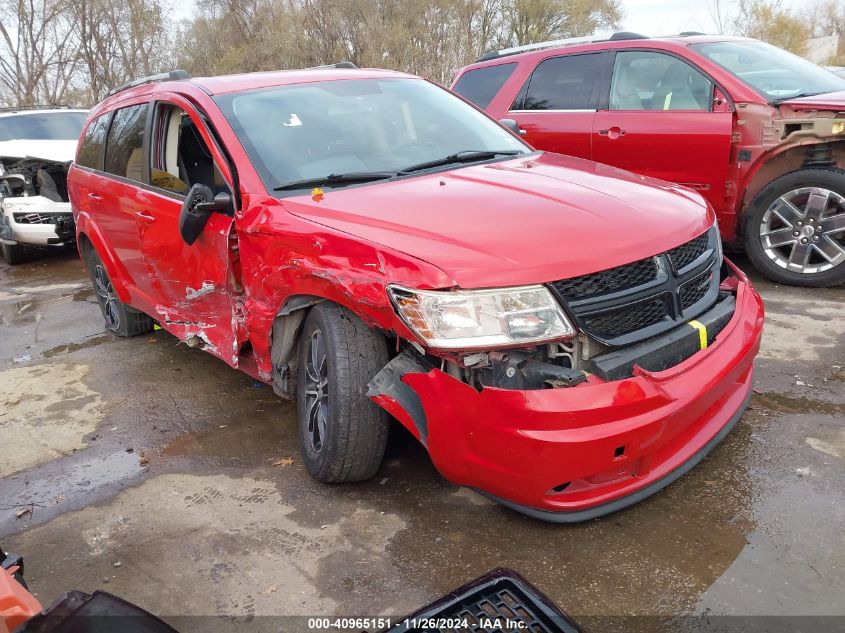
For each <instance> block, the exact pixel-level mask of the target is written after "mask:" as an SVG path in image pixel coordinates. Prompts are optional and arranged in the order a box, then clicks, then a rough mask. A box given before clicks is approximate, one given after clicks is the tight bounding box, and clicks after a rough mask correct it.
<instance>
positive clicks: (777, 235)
mask: <svg viewBox="0 0 845 633" xmlns="http://www.w3.org/2000/svg"><path fill="white" fill-rule="evenodd" d="M744 234H745V246H746V251H747V252H748V255H749V257H750V258H751V261H752V262H754V265H755V266H757V268H758V269H760V271H761V272H763V273H764V274H765V275H766V276H767V277H769V278H771V279H773V280H774V281H778V282H781V283H784V284H791V285H796V286H815V287H822V286H832V285H834V284H838V283H841V282H843V281H845V171H842V170H839V169H803V170H801V171H795V172H792V173H789V174H786V175H785V176H781V177H780V178H777V179H776V180H773V181H772V182H771V183H770V184H769V185H768V186H766V187H765V188H764V189H763V190H762V191H760V193H759V194H757V196H756V197H755V198H754V200H753V202H752V203H751V208H750V210H749V213H748V217H747V220H746V225H745V231H744Z"/></svg>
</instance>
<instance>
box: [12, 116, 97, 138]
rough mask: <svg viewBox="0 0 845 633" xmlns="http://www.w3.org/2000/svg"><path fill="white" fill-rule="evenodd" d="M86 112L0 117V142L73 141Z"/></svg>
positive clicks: (77, 135)
mask: <svg viewBox="0 0 845 633" xmlns="http://www.w3.org/2000/svg"><path fill="white" fill-rule="evenodd" d="M87 117H88V113H86V112H42V113H40V114H15V115H12V116H4V117H0V141H15V140H27V141H75V140H77V139H78V138H79V134H80V133H81V132H82V125H83V124H84V123H85V119H86V118H87Z"/></svg>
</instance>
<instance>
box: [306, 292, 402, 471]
mask: <svg viewBox="0 0 845 633" xmlns="http://www.w3.org/2000/svg"><path fill="white" fill-rule="evenodd" d="M388 360H389V359H388V354H387V342H386V340H385V338H384V336H382V335H381V334H380V333H379V332H377V331H375V330H372V329H371V328H369V327H367V326H366V325H365V324H364V323H363V322H362V321H361V320H360V319H359V318H358V317H357V316H355V315H354V314H352V313H351V312H350V311H349V310H346V309H345V308H342V307H340V306H338V305H337V304H334V303H330V302H328V301H326V302H323V303H319V304H317V305H316V306H314V307H313V308H311V311H310V312H309V313H308V317H307V318H306V319H305V323H304V324H303V326H302V332H301V334H300V341H299V358H298V362H297V405H298V417H299V440H300V445H301V449H302V458H303V462H304V463H305V467H306V468H307V469H308V472H309V473H311V475H312V476H313V477H314V478H316V479H318V480H320V481H325V482H342V481H361V480H364V479H368V478H370V477H372V476H373V475H374V474H375V473H376V471H377V470H378V467H379V465H380V464H381V460H382V457H383V456H384V449H385V446H386V444H387V431H388V428H389V418H388V416H387V413H386V412H385V411H384V410H383V409H381V407H379V406H377V405H376V404H375V403H373V402H372V401H371V400H370V399H369V398H368V397H367V396H366V395H365V394H366V393H367V383H368V382H369V381H370V379H371V378H372V377H373V376H375V375H376V373H378V372H379V370H381V369H382V367H384V366H385V365H386V364H387V362H388Z"/></svg>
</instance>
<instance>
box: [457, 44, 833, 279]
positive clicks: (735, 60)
mask: <svg viewBox="0 0 845 633" xmlns="http://www.w3.org/2000/svg"><path fill="white" fill-rule="evenodd" d="M453 88H454V90H455V91H457V92H458V93H459V94H461V95H463V96H464V97H466V98H467V99H469V100H470V101H472V102H474V103H475V104H477V105H479V106H480V107H482V108H485V109H486V110H487V112H488V113H489V114H491V115H492V116H494V117H496V118H508V119H512V120H514V121H516V124H518V125H519V127H520V128H521V129H522V130H523V131H524V133H525V139H526V140H527V141H528V142H529V143H531V144H532V145H533V146H534V147H537V148H539V149H543V150H546V151H550V152H558V153H561V154H569V155H572V156H579V157H581V158H589V159H591V160H595V161H598V162H600V163H606V164H608V165H614V166H616V167H621V168H623V169H628V170H630V171H633V172H636V173H638V174H644V175H646V176H652V177H654V178H660V179H662V180H668V181H671V182H677V183H680V184H682V185H684V186H686V187H689V188H691V189H695V190H696V191H698V192H700V193H701V194H702V195H703V196H704V197H705V199H707V201H708V202H709V203H710V204H711V205H713V208H714V209H715V211H716V216H717V217H718V218H719V228H720V230H721V233H722V238H723V239H724V240H725V241H726V242H729V243H735V244H737V245H739V244H742V245H744V247H745V250H746V252H747V253H748V255H749V257H750V258H751V260H752V261H753V262H754V264H755V265H756V266H757V268H759V269H760V270H761V271H762V272H764V273H765V274H766V275H767V276H768V277H771V278H772V279H774V280H776V281H780V282H782V283H787V284H796V285H803V286H829V285H833V284H838V283H842V282H845V118H843V116H845V115H843V111H845V78H842V77H839V76H837V75H835V74H833V73H832V72H829V71H827V70H825V69H824V68H820V67H819V66H816V65H815V64H813V63H811V62H809V61H807V60H806V59H801V58H800V57H796V56H795V55H792V54H790V53H787V52H786V51H783V50H781V49H779V48H775V47H774V46H770V45H768V44H764V43H763V42H758V41H756V40H749V39H744V38H731V37H724V36H704V35H701V34H682V35H681V36H678V37H663V38H648V37H645V36H642V35H637V34H635V33H617V34H615V35H613V36H612V37H611V38H610V39H607V40H603V41H602V40H591V38H576V39H572V40H558V41H556V42H545V43H538V44H530V45H527V46H521V47H516V48H512V49H506V50H503V51H497V52H494V53H488V54H487V55H485V56H484V57H482V58H481V59H480V60H479V62H478V63H476V64H472V65H470V66H467V67H466V68H463V69H461V70H460V71H458V74H457V77H456V80H455V84H454V86H453Z"/></svg>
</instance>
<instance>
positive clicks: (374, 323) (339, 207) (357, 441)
mask: <svg viewBox="0 0 845 633" xmlns="http://www.w3.org/2000/svg"><path fill="white" fill-rule="evenodd" d="M136 83H137V84H138V85H132V86H129V87H127V88H126V89H123V90H119V91H118V92H117V93H116V94H114V95H112V96H111V97H109V98H108V99H106V100H105V101H104V102H103V103H101V104H100V105H99V106H97V107H96V108H95V109H94V110H93V111H92V113H91V116H90V119H89V121H88V123H87V125H86V128H85V131H84V132H83V137H82V139H81V140H80V145H79V150H78V153H77V157H76V162H75V163H74V165H73V166H72V167H71V170H70V174H69V178H68V183H69V190H70V197H71V204H72V206H73V211H74V214H75V218H76V227H77V233H78V243H79V248H80V253H81V255H82V258H83V260H84V261H85V262H86V264H87V266H88V269H89V271H90V273H91V276H92V280H93V284H94V287H95V289H96V292H97V296H98V299H99V302H100V306H101V308H102V313H103V316H104V318H105V323H106V328H107V329H108V330H109V331H111V332H114V333H115V334H117V335H120V336H130V335H134V334H141V333H144V332H147V331H149V330H150V329H152V327H153V323H154V320H155V321H158V322H159V323H160V324H161V327H162V328H164V329H165V330H167V331H169V332H170V333H172V334H173V335H175V336H177V337H178V338H179V339H181V340H183V341H185V342H186V343H187V344H188V345H189V346H192V347H198V348H202V349H204V350H206V351H208V352H209V353H211V354H213V355H214V356H217V357H218V358H220V359H222V360H223V361H224V362H226V363H228V364H229V365H231V366H232V367H237V368H239V369H241V370H243V371H245V372H247V373H248V374H250V375H252V376H254V377H256V378H258V379H260V380H263V381H265V382H267V383H269V384H272V386H273V389H274V390H275V392H276V393H277V394H278V395H280V396H282V397H285V398H296V400H297V404H298V424H299V435H300V441H301V446H302V459H303V462H304V464H305V466H306V468H307V469H308V471H309V472H310V473H311V474H312V475H313V476H314V477H316V478H317V479H319V480H321V481H326V482H340V481H354V480H360V479H365V478H367V477H370V476H372V475H373V474H374V473H375V472H376V470H377V469H378V467H379V464H380V462H381V459H382V456H383V453H384V450H385V443H386V438H387V432H388V420H389V418H388V413H390V414H392V415H393V416H395V417H396V418H397V419H398V420H399V422H401V423H402V424H403V425H404V426H405V427H407V429H408V430H409V431H410V432H411V433H412V434H413V435H414V436H415V437H416V438H417V439H419V441H420V442H421V443H422V444H423V445H424V446H425V447H426V448H427V450H428V452H429V454H430V455H431V459H432V461H433V462H434V465H435V466H436V467H437V468H438V470H439V471H440V472H441V473H442V474H443V475H444V476H446V477H447V478H449V479H450V480H451V481H453V482H455V483H457V484H460V485H464V486H471V487H473V488H476V489H479V490H481V491H482V492H484V493H485V494H488V495H490V496H492V497H494V498H496V499H499V500H500V501H501V502H502V503H505V504H507V505H509V506H512V507H515V508H518V509H520V510H522V511H523V512H526V513H528V514H531V515H533V516H538V517H542V518H545V519H549V520H553V521H577V520H582V519H586V518H590V517H594V516H598V515H600V514H604V513H607V512H611V511H613V510H616V509H618V508H621V507H624V506H626V505H629V504H631V503H634V502H636V501H638V500H639V499H642V498H644V497H645V496H647V495H649V494H652V493H653V492H655V491H657V490H659V489H660V488H662V487H663V486H666V485H667V484H668V483H669V482H671V481H673V480H674V479H676V478H677V477H679V476H681V475H682V474H683V473H684V472H686V471H687V470H689V469H690V468H692V466H693V465H695V464H696V463H697V462H698V461H699V460H700V459H701V458H702V457H703V456H704V455H705V454H706V453H707V452H708V451H709V450H710V449H712V448H713V446H715V445H716V444H717V443H718V442H719V441H720V440H721V439H722V438H723V437H724V436H725V434H727V432H728V431H729V430H730V429H731V427H732V426H733V425H734V424H735V423H736V421H737V420H738V419H739V417H740V416H741V414H742V412H743V410H744V408H745V406H746V403H747V401H748V398H749V396H750V393H751V382H752V374H753V359H754V356H755V354H756V353H757V350H758V347H759V343H760V333H761V328H762V321H763V310H762V304H761V302H760V298H759V296H758V295H757V294H756V293H755V292H754V290H753V289H752V287H751V285H750V284H749V283H748V280H747V279H746V277H745V276H744V275H743V274H742V273H741V272H739V271H738V270H737V269H736V268H735V267H734V266H733V265H732V264H731V263H730V262H728V261H727V260H723V258H722V251H721V243H720V241H719V236H718V231H717V229H716V225H715V216H714V214H713V210H712V209H711V208H710V207H709V206H708V205H707V203H706V202H705V201H704V200H703V199H702V198H701V197H700V196H699V195H698V194H696V193H694V192H692V191H690V190H688V189H684V188H681V187H677V186H674V185H670V184H666V183H664V182H658V181H652V180H650V179H647V178H643V177H640V176H634V175H633V174H630V173H628V172H623V171H620V170H617V169H615V168H613V167H608V166H606V165H599V164H596V163H592V162H589V161H585V160H581V159H577V158H571V157H566V156H560V155H557V154H552V153H542V152H537V151H534V150H532V149H531V148H530V147H529V146H527V145H526V144H525V143H524V142H523V141H522V140H520V139H519V137H518V136H516V135H513V134H511V133H510V132H508V131H507V130H506V129H505V128H503V127H502V126H500V125H499V124H497V123H496V122H495V121H494V120H492V119H491V118H490V117H488V116H487V115H485V114H484V113H483V112H481V111H480V110H478V109H477V108H475V107H473V106H471V105H469V104H467V103H465V102H464V101H463V100H462V99H460V98H458V97H456V96H455V95H453V94H452V93H450V92H449V91H447V90H444V89H442V88H440V87H438V86H435V85H433V84H431V83H429V82H427V81H424V80H422V79H419V78H417V77H412V76H409V75H404V74H400V73H394V72H387V71H379V70H357V69H344V68H335V67H330V68H322V69H312V70H305V71H290V72H276V73H264V74H261V73H259V74H250V75H238V76H230V77H215V78H203V79H189V78H187V77H186V76H185V74H184V73H172V74H170V75H166V76H160V77H153V78H148V79H145V80H139V82H136Z"/></svg>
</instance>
